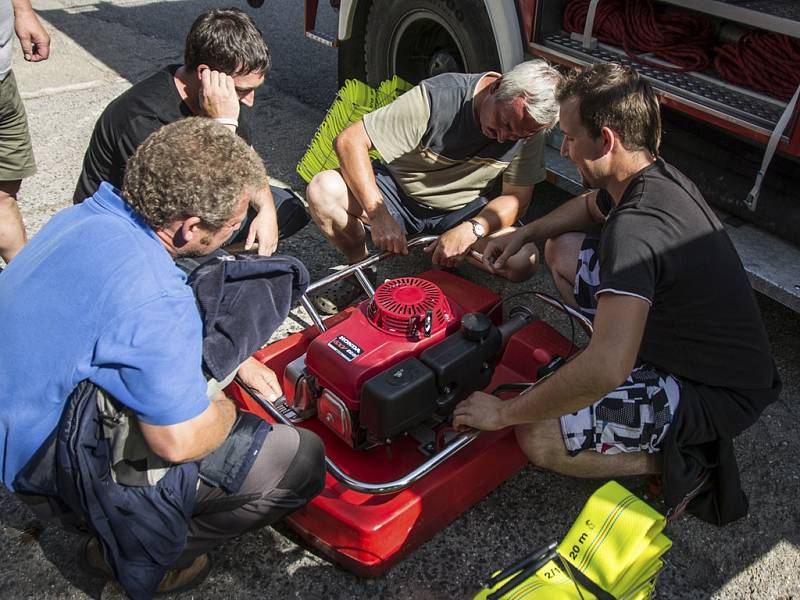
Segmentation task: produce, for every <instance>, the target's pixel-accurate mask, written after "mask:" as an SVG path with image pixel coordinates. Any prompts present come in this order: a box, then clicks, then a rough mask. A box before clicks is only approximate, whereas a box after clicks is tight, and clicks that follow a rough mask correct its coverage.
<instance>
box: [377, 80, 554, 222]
mask: <svg viewBox="0 0 800 600" xmlns="http://www.w3.org/2000/svg"><path fill="white" fill-rule="evenodd" d="M484 75H486V73H482V74H463V73H445V74H443V75H438V76H436V77H432V78H431V79H427V80H425V81H423V82H422V83H420V84H419V85H418V86H416V87H414V88H413V89H411V90H409V91H408V92H406V93H405V94H403V95H402V96H400V97H399V98H398V99H397V100H395V101H394V102H392V103H391V104H389V105H388V106H385V107H383V108H380V109H378V110H376V111H374V112H371V113H368V114H367V115H365V116H364V127H365V129H366V131H367V134H368V135H369V137H370V140H371V141H372V144H373V145H374V146H375V148H376V149H377V150H378V152H380V154H381V156H382V157H383V160H384V162H385V163H386V166H387V168H388V169H389V171H390V172H391V174H392V176H393V177H394V179H395V181H397V183H398V184H399V185H400V187H401V188H402V189H403V191H404V192H405V193H406V194H407V195H408V196H410V197H412V198H414V199H415V200H417V201H418V202H420V203H421V204H425V205H427V206H430V207H433V208H439V209H445V210H456V209H458V208H461V207H463V206H464V205H466V204H468V203H469V202H471V201H472V200H474V199H475V198H477V197H478V196H482V195H486V194H487V193H488V192H489V191H490V188H491V187H492V185H493V184H494V182H495V180H496V179H497V177H498V176H500V175H502V176H503V181H504V182H507V183H509V184H512V185H518V186H532V185H535V184H537V183H539V182H541V181H544V179H545V167H544V134H537V135H535V136H533V137H530V138H527V139H525V140H519V141H516V142H504V143H502V144H501V143H499V142H497V141H496V140H493V139H491V138H487V137H486V136H485V135H483V132H482V131H481V129H480V126H479V125H478V122H477V120H476V119H475V111H474V106H473V97H474V95H475V86H476V85H477V83H478V81H480V79H481V78H482V77H483V76H484Z"/></svg>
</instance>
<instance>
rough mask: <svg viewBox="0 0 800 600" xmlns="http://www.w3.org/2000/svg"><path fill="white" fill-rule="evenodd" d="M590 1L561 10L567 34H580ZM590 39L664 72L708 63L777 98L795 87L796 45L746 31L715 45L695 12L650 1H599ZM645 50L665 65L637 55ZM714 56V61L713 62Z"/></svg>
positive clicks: (709, 27) (799, 57)
mask: <svg viewBox="0 0 800 600" xmlns="http://www.w3.org/2000/svg"><path fill="white" fill-rule="evenodd" d="M589 3H590V0H571V1H570V2H569V3H568V4H567V5H566V7H565V9H564V15H563V26H564V30H565V31H567V32H583V28H584V26H585V24H586V15H587V12H588V10H589ZM593 35H594V37H596V38H597V39H598V40H600V41H601V42H605V43H608V44H613V45H615V46H619V47H621V48H622V49H623V50H624V51H625V53H626V54H627V55H628V56H629V57H630V58H631V59H632V60H635V61H636V62H638V63H640V64H645V65H649V66H653V67H657V68H660V69H665V70H673V71H702V70H704V69H707V68H708V67H710V66H711V64H712V60H713V65H714V66H715V67H716V69H717V71H718V73H719V75H720V77H722V78H723V79H726V80H727V81H730V82H732V83H736V84H738V85H743V86H746V87H749V88H751V89H753V90H757V91H761V92H766V93H768V94H771V95H773V96H775V97H777V98H781V99H782V100H788V99H789V98H791V96H792V94H793V93H794V91H795V90H796V89H797V86H798V85H800V41H798V40H797V39H794V38H790V37H788V36H785V35H781V34H777V33H771V32H766V31H750V32H748V33H746V34H745V35H743V36H742V37H741V38H740V39H739V40H738V41H737V42H734V43H731V44H724V45H722V46H715V41H714V25H713V23H712V21H711V20H710V19H709V18H708V17H706V16H704V15H700V14H697V13H690V12H683V11H670V12H666V11H664V12H659V11H656V9H655V8H654V6H653V3H652V1H651V0H602V2H600V3H599V4H598V5H597V11H596V13H595V21H594V28H593ZM642 52H649V53H652V54H653V55H655V56H657V57H659V58H662V59H664V60H666V61H669V62H670V63H672V64H673V65H675V67H665V66H664V65H660V64H656V63H653V62H651V61H648V60H647V59H645V58H643V57H641V56H639V55H638V54H637V53H642ZM712 57H713V59H712Z"/></svg>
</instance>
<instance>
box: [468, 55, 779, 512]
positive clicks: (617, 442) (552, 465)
mask: <svg viewBox="0 0 800 600" xmlns="http://www.w3.org/2000/svg"><path fill="white" fill-rule="evenodd" d="M557 95H558V100H559V103H560V106H561V110H560V121H561V129H562V132H563V134H564V142H563V146H562V149H561V150H562V154H563V155H565V156H567V157H569V158H570V159H571V160H572V161H573V162H574V163H575V164H576V166H577V167H578V171H579V172H580V174H581V176H582V177H583V179H584V183H585V184H586V185H587V186H588V187H590V188H594V189H595V190H596V191H593V192H589V193H587V194H584V195H582V196H578V197H577V198H574V199H572V200H571V201H569V202H567V203H565V204H564V205H562V206H561V207H559V208H558V209H556V210H554V211H553V212H551V213H550V214H548V215H546V216H544V217H542V218H541V219H538V220H536V221H533V222H532V223H530V224H528V225H527V226H525V227H523V228H521V229H519V230H517V231H516V232H514V233H511V234H509V235H508V236H506V237H504V238H499V239H497V240H494V241H490V243H489V244H488V246H487V248H486V251H485V254H484V259H485V260H486V262H487V264H488V265H489V266H491V267H493V268H501V267H502V265H503V263H504V261H505V260H506V259H507V257H508V256H511V255H513V254H515V253H516V252H517V251H518V250H519V248H521V247H522V246H523V245H524V244H526V243H529V242H531V241H542V240H547V242H546V245H545V260H546V261H547V263H548V265H549V267H550V270H551V273H552V274H553V277H554V279H555V282H556V286H557V287H558V289H559V292H560V293H561V295H562V297H563V299H564V301H565V302H567V303H569V304H571V305H573V306H576V307H578V308H580V309H581V310H583V311H584V312H585V313H586V314H587V315H589V316H590V317H591V318H592V319H593V322H594V333H593V335H592V338H591V340H590V342H589V344H588V345H587V347H586V348H585V349H584V350H583V351H582V352H581V353H580V354H579V355H578V356H576V357H575V358H574V359H573V360H571V361H569V362H568V363H567V364H566V365H565V366H564V367H563V368H561V369H560V370H558V371H557V372H556V373H555V374H554V375H553V376H552V377H551V378H549V379H548V380H547V381H545V382H543V383H542V384H541V385H539V386H537V387H536V388H534V389H532V390H531V391H529V392H526V393H524V394H522V395H520V396H519V397H517V398H514V399H513V400H510V401H507V402H503V401H500V400H499V399H497V398H495V397H493V396H489V395H487V394H483V393H476V394H473V395H472V396H471V397H470V398H468V399H467V400H465V401H464V402H463V403H461V404H460V405H459V406H457V407H456V409H455V420H454V423H455V425H456V426H473V427H477V428H479V429H499V428H501V427H506V426H509V425H514V426H515V427H516V433H517V439H518V440H519V443H520V446H521V447H522V449H523V451H524V452H525V453H526V454H527V455H528V457H529V458H530V459H531V461H532V462H533V463H535V464H536V465H539V466H542V467H546V468H549V469H552V470H555V471H558V472H561V473H564V474H568V475H573V476H578V477H616V476H626V475H641V474H649V473H662V474H663V479H664V496H665V501H666V504H667V506H668V508H669V509H670V512H671V514H678V513H679V512H681V511H682V509H683V508H686V507H687V506H688V507H689V510H690V511H691V512H693V513H694V514H695V515H697V516H700V517H702V518H704V519H706V520H709V521H711V522H715V523H724V522H728V521H731V520H734V519H736V518H739V517H741V516H743V515H744V514H745V513H746V511H747V502H746V498H745V497H744V494H743V493H742V491H741V489H740V487H739V479H738V470H737V469H736V463H735V458H734V456H733V447H732V444H731V439H732V438H733V437H735V436H736V435H738V434H739V433H740V432H741V431H743V430H744V429H745V428H747V427H749V426H750V425H751V424H752V423H753V422H754V421H755V420H756V419H757V418H758V415H759V414H760V413H761V411H762V410H763V408H764V407H765V406H766V405H768V404H769V403H770V402H773V401H774V400H776V399H777V397H778V394H779V392H780V380H779V378H778V375H777V372H776V370H775V366H774V363H773V360H772V356H771V352H770V348H769V343H768V340H767V336H766V331H765V329H764V325H763V323H762V321H761V316H760V314H759V311H758V306H757V304H756V302H755V298H754V296H753V292H752V290H751V289H750V285H749V283H748V280H747V277H746V275H745V272H744V269H743V268H742V264H741V262H740V260H739V257H738V255H737V254H736V251H735V249H734V247H733V245H732V244H731V241H730V239H729V238H728V236H727V234H726V233H725V230H724V228H723V226H722V225H721V223H720V222H719V220H718V219H717V217H716V216H715V215H714V213H713V211H712V210H711V209H710V208H709V207H708V205H707V204H706V203H705V201H704V200H703V198H702V196H701V194H700V192H699V191H698V189H697V188H696V187H695V186H694V184H693V183H692V182H691V181H689V180H688V179H687V178H686V177H685V176H684V175H683V174H682V173H680V172H679V171H677V170H676V169H675V168H673V167H671V166H670V165H668V164H667V163H665V162H664V161H663V160H662V159H660V158H658V147H659V142H660V135H661V123H660V116H659V107H658V101H657V99H656V97H655V94H654V93H653V91H652V89H651V88H650V86H649V85H648V84H647V82H646V81H645V80H644V79H642V78H641V77H640V76H639V75H638V73H636V72H635V71H632V70H629V69H625V68H623V67H620V66H619V65H612V64H598V65H593V66H591V67H587V68H586V69H584V70H583V71H581V72H577V73H575V74H573V75H572V76H571V77H569V78H568V79H566V80H565V82H564V83H563V84H562V85H561V86H560V88H559V90H558V93H557ZM690 503H691V504H690Z"/></svg>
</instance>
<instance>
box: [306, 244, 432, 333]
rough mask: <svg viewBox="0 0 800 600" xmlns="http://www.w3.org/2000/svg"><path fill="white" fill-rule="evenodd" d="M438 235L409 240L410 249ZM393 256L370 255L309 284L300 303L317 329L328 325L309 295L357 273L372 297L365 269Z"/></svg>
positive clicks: (360, 281)
mask: <svg viewBox="0 0 800 600" xmlns="http://www.w3.org/2000/svg"><path fill="white" fill-rule="evenodd" d="M438 237H439V236H438V235H425V236H422V237H418V238H414V239H413V240H410V241H409V242H408V249H409V250H413V249H415V248H419V247H420V246H427V245H428V244H430V243H431V242H433V241H434V240H436V239H438ZM393 256H397V255H396V254H395V253H394V252H381V253H380V254H373V255H372V256H368V257H367V258H365V259H364V260H362V261H361V262H357V263H355V264H352V265H347V266H346V267H343V268H341V269H338V270H337V271H336V272H335V273H331V274H330V275H328V276H327V277H323V278H322V279H319V280H317V281H315V282H314V283H312V284H311V285H309V286H308V289H306V293H305V294H303V295H302V296H301V297H300V303H301V304H302V305H303V308H304V309H306V312H307V313H308V316H309V317H311V320H312V321H313V322H314V325H316V326H317V329H319V330H320V332H322V331H327V329H328V328H327V327H326V326H325V323H324V321H323V320H322V317H321V316H320V314H319V313H318V312H317V309H316V308H315V307H314V303H313V302H311V300H310V299H309V297H308V295H309V294H310V293H311V292H313V291H315V290H318V289H319V288H321V287H325V286H326V285H330V284H331V283H335V282H337V281H340V280H342V279H344V278H345V277H349V276H350V275H355V278H356V279H357V280H358V282H359V283H360V284H361V287H363V288H364V291H365V292H366V293H367V295H368V296H369V297H370V298H372V296H373V295H374V294H375V290H374V289H372V284H371V283H370V282H369V279H367V276H366V275H364V269H366V268H367V267H371V266H372V265H376V264H378V263H379V262H381V261H384V260H386V259H387V258H391V257H393Z"/></svg>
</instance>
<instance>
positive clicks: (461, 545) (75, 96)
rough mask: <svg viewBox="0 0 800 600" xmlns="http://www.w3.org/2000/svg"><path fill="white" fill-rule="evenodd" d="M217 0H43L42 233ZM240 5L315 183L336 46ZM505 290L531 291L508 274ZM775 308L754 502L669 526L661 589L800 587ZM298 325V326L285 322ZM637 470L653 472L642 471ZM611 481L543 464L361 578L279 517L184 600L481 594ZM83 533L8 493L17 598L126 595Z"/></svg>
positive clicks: (324, 253) (293, 248) (799, 371)
mask: <svg viewBox="0 0 800 600" xmlns="http://www.w3.org/2000/svg"><path fill="white" fill-rule="evenodd" d="M215 5H219V4H215V3H212V2H205V1H196V0H186V1H169V2H157V3H156V2H148V1H143V0H129V1H114V2H88V3H86V2H84V1H83V0H39V1H35V2H34V6H35V8H36V9H37V10H38V12H39V15H40V16H41V17H42V18H43V19H44V20H45V25H46V27H47V28H48V30H49V31H50V33H51V36H52V37H53V45H52V58H51V59H50V60H49V61H47V62H46V63H41V64H36V65H33V64H24V63H23V61H22V59H21V56H20V52H19V48H18V47H17V49H16V54H15V63H14V65H15V73H16V75H17V79H18V81H19V85H20V89H21V91H22V94H23V97H24V98H25V104H26V107H27V111H28V116H29V120H30V124H31V128H32V135H33V142H34V148H35V152H36V156H37V161H38V166H39V172H38V174H37V175H36V176H34V177H32V178H31V179H29V180H27V181H26V182H25V183H24V184H23V189H22V196H21V200H20V206H21V209H22V212H23V215H24V218H25V222H26V224H27V227H28V231H29V234H31V235H32V234H34V233H35V232H36V231H38V230H39V228H40V227H41V226H42V224H43V223H44V222H45V221H46V220H47V219H48V218H49V217H50V216H52V214H53V213H55V212H56V211H58V210H60V209H62V208H64V207H66V206H68V205H69V204H70V202H71V197H72V192H73V189H74V185H75V181H76V178H77V175H78V173H79V171H80V165H81V160H82V156H83V152H84V150H85V148H86V144H87V142H88V139H89V136H90V134H91V129H92V127H93V124H94V122H95V120H96V118H97V116H98V115H99V114H100V112H101V111H102V109H103V108H104V107H105V105H106V104H107V103H108V102H109V101H110V100H111V99H113V98H114V97H116V96H117V95H118V94H120V93H121V92H122V91H124V90H125V89H126V88H127V87H128V86H129V85H130V83H131V82H135V81H137V80H139V79H141V78H143V77H144V76H145V75H147V74H148V73H150V72H151V71H153V70H155V69H156V68H158V67H160V66H162V65H164V64H169V63H173V62H181V54H182V42H183V38H184V36H185V33H186V31H187V29H188V27H189V25H190V24H191V22H192V20H193V19H194V17H195V16H196V15H197V14H198V13H199V12H200V11H201V10H203V9H205V8H207V7H211V6H215ZM223 5H224V4H223ZM236 5H237V6H239V7H241V8H244V9H245V10H247V11H248V12H250V13H251V14H252V15H253V16H254V18H255V19H256V21H257V22H258V23H259V25H260V27H261V28H262V30H263V32H264V35H265V38H266V39H267V42H268V44H269V46H270V48H271V50H272V56H273V63H274V67H273V71H272V72H271V73H270V75H269V77H268V79H267V83H266V85H265V86H264V87H263V89H261V90H259V92H258V95H257V100H256V118H255V127H254V129H255V134H256V138H255V145H256V148H257V149H258V151H259V152H260V153H261V155H262V157H263V158H264V160H265V161H266V163H267V165H268V168H269V171H270V174H271V176H272V177H273V178H275V179H277V180H279V181H282V182H284V183H286V184H288V185H291V186H293V187H294V188H295V189H296V190H297V191H299V192H301V193H302V192H303V191H304V185H303V182H302V180H301V179H300V177H299V176H298V175H297V174H296V172H295V171H294V167H295V165H296V163H297V161H298V160H299V159H300V157H301V156H302V154H303V151H304V149H305V145H306V144H307V143H308V141H309V140H310V139H311V137H312V135H313V133H314V130H315V127H316V126H317V124H318V123H319V122H320V121H321V120H322V118H323V116H324V114H325V110H326V108H327V106H328V105H329V104H330V102H331V100H332V99H333V96H334V94H335V90H336V55H335V51H333V50H331V49H329V48H325V47H323V46H321V45H319V44H316V43H314V42H312V41H310V40H307V39H305V38H304V36H303V31H302V24H303V14H302V9H303V2H301V0H267V1H266V3H265V5H264V6H263V7H262V8H261V9H259V10H254V9H250V8H248V7H246V6H245V5H244V3H243V2H241V1H239V2H238V3H237V4H236ZM320 11H321V12H322V15H321V17H322V21H323V22H322V27H323V28H326V29H327V30H328V31H333V30H334V27H335V20H334V15H333V14H332V11H331V9H330V8H329V7H328V6H327V3H326V2H320ZM563 199H564V196H563V194H562V193H561V192H559V191H558V190H556V189H555V188H552V187H550V186H546V185H543V186H541V187H540V188H538V189H537V192H536V198H535V202H536V209H535V210H536V211H539V212H544V211H546V210H548V209H549V208H552V207H553V206H556V205H557V204H558V202H560V201H562V200H563ZM279 251H280V252H284V253H287V254H293V255H296V256H298V257H299V258H301V259H302V260H303V261H304V262H306V264H307V265H308V267H309V269H310V271H311V273H312V276H313V277H314V278H319V277H321V276H323V275H324V274H326V273H327V270H328V268H329V267H331V266H333V265H335V264H337V263H338V262H339V261H340V258H339V257H338V256H337V254H336V252H335V251H334V250H333V249H332V248H331V247H330V246H329V245H328V244H327V243H326V242H325V240H324V239H323V238H322V237H321V236H320V235H319V233H318V232H317V231H316V230H315V229H314V226H313V225H310V226H308V227H306V228H305V229H304V230H303V231H301V232H300V233H299V234H297V235H296V236H294V237H293V238H291V239H289V240H287V241H285V242H282V244H281V246H280V247H279ZM424 267H425V263H424V259H423V258H419V257H416V258H412V259H405V260H400V261H397V262H396V263H393V264H392V265H391V266H390V267H388V268H387V270H386V273H385V275H386V276H392V275H400V274H410V273H412V272H414V271H415V270H417V271H418V270H421V269H423V268H424ZM465 274H466V275H467V276H469V277H472V278H476V279H478V280H479V281H481V282H483V283H485V284H486V285H488V286H490V287H494V288H495V289H498V287H497V286H498V283H497V282H493V281H489V280H488V279H487V278H486V277H483V276H481V275H480V274H478V273H477V272H476V271H474V270H469V269H467V270H465ZM382 275H383V273H382ZM527 287H528V288H541V289H552V284H551V283H550V280H549V276H548V275H547V273H546V271H544V270H542V272H541V273H540V274H539V275H537V277H536V278H535V279H534V280H533V281H532V282H531V283H529V284H527ZM498 291H500V292H511V291H517V289H516V288H515V287H507V286H502V285H501V286H500V288H499V289H498ZM760 303H761V307H762V311H763V314H764V319H765V321H766V324H767V328H768V331H769V335H770V339H771V342H772V345H773V349H774V353H775V358H776V361H777V364H778V368H779V370H780V372H781V375H782V378H783V380H784V391H783V394H782V396H781V400H780V401H779V402H777V403H775V404H774V405H772V406H771V407H769V408H768V409H767V411H766V412H765V413H764V415H763V416H762V418H761V420H760V421H759V422H758V423H757V424H756V425H755V426H753V427H752V428H751V429H750V430H748V431H747V432H745V433H744V434H743V435H742V436H740V438H739V439H738V440H737V442H736V449H737V456H738V459H739V462H740V469H741V474H742V480H743V485H744V488H745V490H746V491H747V493H748V495H749V497H750V514H749V516H748V517H746V518H744V519H742V520H740V521H739V522H737V523H734V524H732V525H729V526H727V527H722V528H718V527H714V526H711V525H708V524H705V523H703V522H700V521H698V520H696V519H694V518H691V517H688V518H684V519H683V520H681V521H679V522H678V523H676V524H674V525H672V526H671V527H670V528H669V530H668V532H667V535H668V536H669V537H670V538H671V539H672V540H673V542H674V545H673V548H672V550H671V551H670V552H669V554H668V555H667V557H666V566H665V568H664V570H663V573H662V575H661V578H660V580H659V584H658V587H657V592H656V598H659V599H687V600H688V599H692V600H694V599H697V598H715V599H720V600H721V599H741V598H752V599H762V598H772V599H783V600H787V599H789V598H800V504H798V498H800V435H798V432H799V431H800V427H798V425H800V418H799V416H800V360H798V358H800V318H798V315H797V314H795V313H792V312H790V311H788V310H786V309H784V308H783V307H781V306H779V305H777V304H775V303H774V302H772V301H770V300H768V299H765V298H761V299H760ZM296 328H297V325H296V323H294V322H293V321H290V322H287V326H286V327H285V328H284V329H283V330H282V332H286V331H288V330H292V329H296ZM0 343H2V341H1V340H0ZM46 343H47V340H42V344H46ZM499 460H502V457H501V458H499ZM623 483H624V484H627V485H630V486H634V487H635V486H641V485H642V481H640V480H629V481H624V482H623ZM599 485H600V482H596V481H577V480H570V479H567V478H564V477H560V476H557V475H554V474H550V473H546V472H543V471H540V470H537V469H534V468H532V467H527V468H525V469H524V470H523V471H522V472H520V473H519V474H517V475H516V476H514V477H512V478H511V479H509V480H508V481H506V482H505V483H504V484H503V485H501V486H500V487H499V488H497V489H496V490H495V491H494V492H492V493H491V494H489V495H488V496H487V497H486V498H485V499H483V500H482V501H480V502H479V503H477V504H476V505H475V506H474V507H473V508H472V509H470V510H469V511H467V512H466V513H465V514H464V515H462V516H461V517H459V518H458V519H457V520H456V521H454V522H453V523H452V524H451V525H449V526H448V527H446V528H445V529H443V530H442V531H441V532H440V533H438V534H437V535H436V536H435V537H434V538H433V539H432V540H430V541H429V542H427V543H426V544H424V545H423V546H421V547H420V548H419V549H417V550H416V551H415V552H414V553H412V554H411V556H409V557H408V558H407V559H405V560H404V561H403V562H401V563H400V564H398V565H397V566H396V567H394V568H393V569H392V570H390V571H389V572H388V573H387V574H386V575H384V576H383V577H380V578H377V579H361V578H359V577H356V576H355V575H352V574H350V573H348V572H346V571H344V570H342V569H340V568H338V567H336V566H334V565H333V564H331V563H330V562H328V561H327V560H325V559H323V558H321V557H320V556H318V555H316V554H315V553H314V552H312V551H310V550H309V549H308V548H307V547H305V546H303V545H302V544H299V543H297V542H296V539H295V538H294V536H293V535H292V533H291V532H290V531H288V530H286V529H284V528H278V530H275V529H266V530H262V531H259V532H256V533H252V534H248V535H246V536H244V537H242V538H241V539H239V540H237V541H235V542H232V543H229V544H227V545H225V546H223V547H221V548H219V549H218V550H216V551H215V552H214V553H213V554H212V557H211V558H212V561H213V563H214V569H213V571H212V573H211V575H210V576H209V578H208V580H207V581H206V582H205V583H204V584H203V585H202V586H201V587H199V588H197V589H196V590H194V591H193V592H187V593H185V594H183V595H179V596H176V597H180V598H208V599H212V600H216V599H219V600H222V599H225V600H229V599H231V598H309V599H317V598H320V599H322V598H331V599H339V598H387V599H389V598H391V599H420V600H422V599H431V598H433V599H438V598H442V599H444V598H466V597H471V594H473V593H474V591H475V589H476V586H477V585H478V584H479V582H480V581H481V579H482V578H483V577H484V576H485V575H487V574H488V573H490V572H491V571H492V570H493V569H494V568H496V567H499V566H502V565H504V564H508V563H510V562H512V561H513V560H514V559H515V558H516V557H519V556H521V555H523V554H525V553H526V552H527V551H529V550H530V549H532V548H533V547H536V546H539V545H541V544H542V543H544V542H546V541H549V540H556V539H560V538H561V536H563V535H564V534H565V533H566V531H567V529H568V528H569V526H570V525H571V523H572V521H573V519H574V518H575V517H576V516H577V514H578V512H579V511H580V508H581V507H582V505H583V503H584V502H585V501H586V499H587V498H588V497H589V495H590V494H591V493H592V491H593V490H594V489H596V488H597V487H599ZM78 542H79V538H78V537H76V536H74V535H72V534H68V533H65V532H63V531H61V530H59V529H58V528H56V527H53V526H50V525H46V524H44V523H42V522H39V521H37V520H36V519H35V518H34V517H33V516H32V515H31V514H30V513H29V512H28V510H27V509H26V508H25V507H23V506H22V505H21V504H20V503H19V502H18V501H17V500H16V499H14V498H13V497H12V496H11V495H10V494H9V493H8V492H6V491H5V490H0V598H15V599H16V598H70V599H75V600H77V599H85V598H101V597H102V598H119V597H121V596H120V594H119V592H118V591H117V590H116V589H115V588H114V586H113V585H112V584H105V585H104V584H103V583H102V582H98V581H96V580H93V579H90V578H88V577H86V576H85V575H83V574H81V573H80V572H79V571H78V570H77V567H76V564H75V559H74V554H75V550H76V548H77V544H78Z"/></svg>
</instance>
